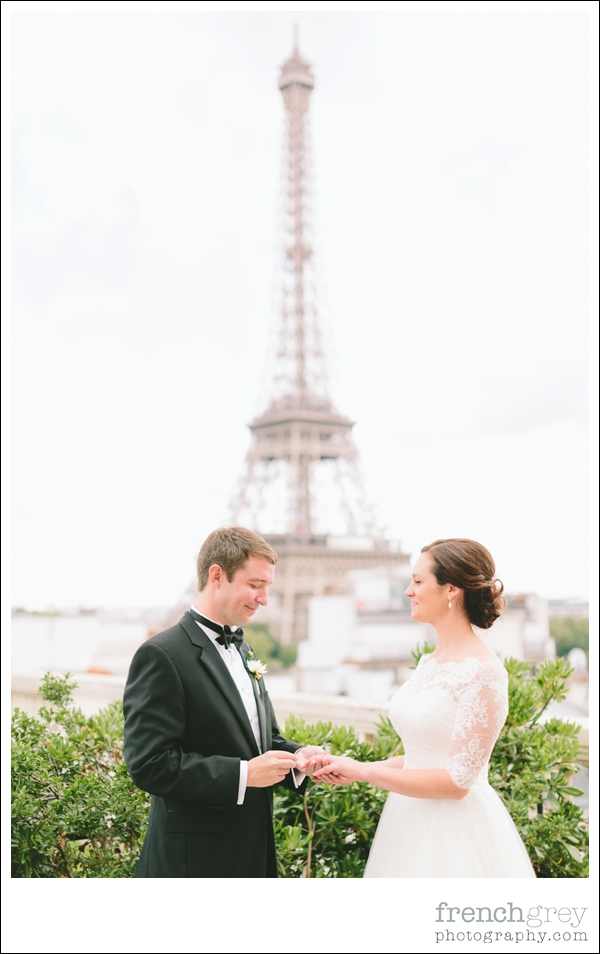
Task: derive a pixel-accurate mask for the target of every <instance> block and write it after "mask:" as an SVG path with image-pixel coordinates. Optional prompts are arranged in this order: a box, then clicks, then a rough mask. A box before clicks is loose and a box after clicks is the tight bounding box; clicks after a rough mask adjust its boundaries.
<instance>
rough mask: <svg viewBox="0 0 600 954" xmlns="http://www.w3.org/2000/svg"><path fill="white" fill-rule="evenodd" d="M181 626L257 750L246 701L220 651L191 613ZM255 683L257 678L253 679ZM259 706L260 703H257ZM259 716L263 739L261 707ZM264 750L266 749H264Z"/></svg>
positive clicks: (204, 667)
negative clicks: (198, 651)
mask: <svg viewBox="0 0 600 954" xmlns="http://www.w3.org/2000/svg"><path fill="white" fill-rule="evenodd" d="M179 624H180V626H183V628H184V630H185V631H186V633H187V635H188V636H189V638H190V640H191V641H192V643H193V644H194V646H197V647H198V648H199V649H200V658H199V663H200V665H201V666H202V668H203V669H204V670H205V671H206V673H207V674H208V675H209V677H210V678H211V680H212V681H213V683H214V684H215V686H216V687H217V689H219V691H220V692H221V694H222V696H223V698H224V699H225V702H226V703H227V704H228V705H229V707H230V708H231V709H232V710H233V712H234V713H235V716H236V718H237V720H238V722H239V724H240V728H241V729H242V731H243V733H244V737H245V738H246V739H247V740H248V742H250V743H251V745H252V748H253V749H254V750H255V751H258V750H257V745H256V739H255V738H254V732H253V731H252V726H251V725H250V720H249V719H248V713H247V712H246V708H245V706H244V703H243V702H242V697H241V696H240V694H239V691H238V687H237V686H236V684H235V682H234V681H233V679H232V678H231V675H230V673H229V670H228V669H227V666H226V665H225V663H224V662H223V660H222V659H221V657H220V656H219V652H218V650H217V649H215V647H214V646H213V644H212V642H211V640H210V639H209V638H208V636H207V635H206V633H205V632H204V630H203V629H201V628H200V626H198V625H197V624H196V623H195V622H194V620H193V619H192V617H191V616H190V614H189V613H185V614H184V616H183V617H182V618H181V619H180V620H179ZM252 682H253V683H254V682H255V680H254V679H253V680H252ZM257 706H258V703H257ZM258 717H259V722H260V737H261V741H262V738H263V721H264V714H263V719H262V720H261V709H260V708H259V709H258ZM263 751H265V750H264V749H263Z"/></svg>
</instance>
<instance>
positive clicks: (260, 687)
mask: <svg viewBox="0 0 600 954" xmlns="http://www.w3.org/2000/svg"><path fill="white" fill-rule="evenodd" d="M251 652H252V649H251V647H250V646H249V645H248V643H246V642H243V643H242V645H241V646H240V649H239V653H240V656H241V657H242V662H243V663H244V669H245V670H246V672H247V673H248V675H249V676H250V681H251V682H252V691H253V693H254V698H255V699H256V709H257V712H258V724H259V726H260V744H261V747H262V750H263V752H267V751H268V749H270V747H271V744H270V741H269V738H268V736H267V714H266V711H265V701H264V698H263V692H264V688H265V687H264V683H263V680H262V678H261V679H255V677H254V676H253V675H252V673H251V672H250V670H249V669H248V666H247V665H246V657H247V655H248V653H251Z"/></svg>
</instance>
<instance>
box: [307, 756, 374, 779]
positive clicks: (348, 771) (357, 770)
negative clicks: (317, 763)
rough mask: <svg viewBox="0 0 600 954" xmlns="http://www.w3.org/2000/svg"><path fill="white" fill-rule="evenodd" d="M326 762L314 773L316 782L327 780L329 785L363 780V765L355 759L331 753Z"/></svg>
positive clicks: (323, 760)
mask: <svg viewBox="0 0 600 954" xmlns="http://www.w3.org/2000/svg"><path fill="white" fill-rule="evenodd" d="M321 761H322V762H323V763H324V764H323V765H322V767H321V768H318V769H317V770H316V771H315V772H314V773H313V780H314V781H315V782H327V783H328V784H329V785H349V784H350V782H359V781H361V780H362V769H363V766H362V765H361V763H360V762H357V761H356V760H355V759H350V758H346V757H345V756H339V755H337V756H336V755H329V756H327V762H326V763H325V759H324V758H322V759H321Z"/></svg>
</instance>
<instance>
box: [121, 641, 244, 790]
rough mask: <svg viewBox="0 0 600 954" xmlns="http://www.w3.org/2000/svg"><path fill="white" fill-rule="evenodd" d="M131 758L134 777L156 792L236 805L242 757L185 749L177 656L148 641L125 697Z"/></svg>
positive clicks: (127, 759) (134, 665) (135, 660)
mask: <svg viewBox="0 0 600 954" xmlns="http://www.w3.org/2000/svg"><path fill="white" fill-rule="evenodd" d="M123 713H124V716H125V729H124V739H125V762H126V764H127V769H128V771H129V774H130V775H131V778H132V780H133V782H134V783H135V784H136V785H137V786H138V788H141V789H143V790H144V791H145V792H150V794H151V795H159V796H162V797H170V798H174V799H180V800H181V801H186V802H202V803H204V804H207V805H224V806H234V805H236V804H237V800H238V789H239V782H240V759H239V758H231V757H228V756H222V755H211V756H208V757H204V756H203V755H201V754H200V753H199V752H184V751H183V749H182V742H183V739H184V736H185V697H184V690H183V685H182V683H181V679H180V678H179V674H178V673H177V670H176V668H175V666H174V665H173V662H172V660H171V659H170V658H169V656H168V655H167V653H165V651H164V650H163V649H161V647H160V646H156V645H155V644H152V643H145V644H144V645H143V646H141V647H140V648H139V649H138V651H137V653H136V654H135V656H134V658H133V661H132V663H131V668H130V670H129V676H128V679H127V685H126V687H125V693H124V696H123Z"/></svg>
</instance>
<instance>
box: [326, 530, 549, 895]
mask: <svg viewBox="0 0 600 954" xmlns="http://www.w3.org/2000/svg"><path fill="white" fill-rule="evenodd" d="M495 569H496V568H495V565H494V561H493V559H492V557H491V554H490V553H489V552H488V551H487V550H486V549H485V547H483V546H481V544H479V543H476V542H475V541H473V540H464V539H460V538H458V539H451V540H436V541H435V543H432V544H430V545H429V546H426V547H423V549H422V551H421V555H420V556H419V558H418V560H417V562H416V563H415V566H414V572H413V575H412V582H411V584H410V586H409V587H408V589H407V590H406V595H407V596H408V597H410V600H411V616H412V618H413V619H415V620H418V621H419V622H424V623H431V624H432V625H433V626H434V627H435V630H436V632H437V648H436V650H435V652H433V653H429V654H427V655H424V656H422V657H421V659H420V660H419V664H418V666H417V668H416V670H415V672H414V674H413V675H412V676H411V677H410V679H408V681H407V682H405V683H404V685H403V686H401V688H400V689H399V690H398V692H397V693H396V695H395V696H394V697H393V698H392V700H391V702H390V710H389V712H390V719H391V721H392V724H393V726H394V728H395V729H396V731H397V732H398V735H399V736H400V737H401V738H402V741H403V743H404V751H405V755H404V756H400V757H398V758H393V759H388V760H387V761H385V762H357V761H355V760H354V759H351V758H344V757H336V756H327V757H326V758H323V756H321V755H319V757H318V762H317V760H313V761H314V762H315V764H316V765H317V769H316V770H315V772H314V775H313V778H314V779H315V780H317V779H320V780H322V781H324V782H329V783H331V784H337V785H347V784H348V783H350V782H356V781H360V782H369V783H370V784H371V785H376V786H378V787H379V788H382V789H386V790H387V791H388V792H390V795H389V796H388V799H387V801H386V804H385V808H384V810H383V813H382V815H381V819H380V821H379V826H378V828H377V832H376V834H375V839H374V841H373V845H372V848H371V853H370V855H369V860H368V862H367V867H366V869H365V874H364V877H365V878H534V877H535V874H534V871H533V868H532V866H531V863H530V861H529V858H528V856H527V852H526V850H525V847H524V845H523V842H522V841H521V839H520V837H519V834H518V832H517V829H516V828H515V825H514V823H513V821H512V819H511V817H510V815H509V814H508V812H507V810H506V808H505V807H504V805H503V804H502V801H501V800H500V798H499V796H498V795H497V794H496V792H495V791H494V789H493V788H492V787H491V786H490V784H489V782H488V779H487V772H488V763H489V758H490V755H491V752H492V749H493V748H494V745H495V742H496V740H497V738H498V735H499V733H500V730H501V728H502V726H503V724H504V721H505V719H506V716H507V713H508V677H507V673H506V670H505V669H504V667H503V665H502V663H501V662H500V660H499V659H498V657H497V656H496V655H495V654H494V653H493V652H492V651H491V649H489V648H488V646H486V644H485V643H484V642H483V641H482V640H481V639H480V638H479V636H477V635H476V633H475V632H474V631H473V626H476V627H478V628H480V629H488V628H489V627H490V626H491V625H492V623H493V622H494V620H495V619H497V618H498V617H499V615H500V608H501V606H502V602H503V601H502V596H501V594H502V590H503V586H502V584H501V583H500V581H499V580H495V579H494V574H495ZM318 763H321V764H320V766H319V765H318Z"/></svg>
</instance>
